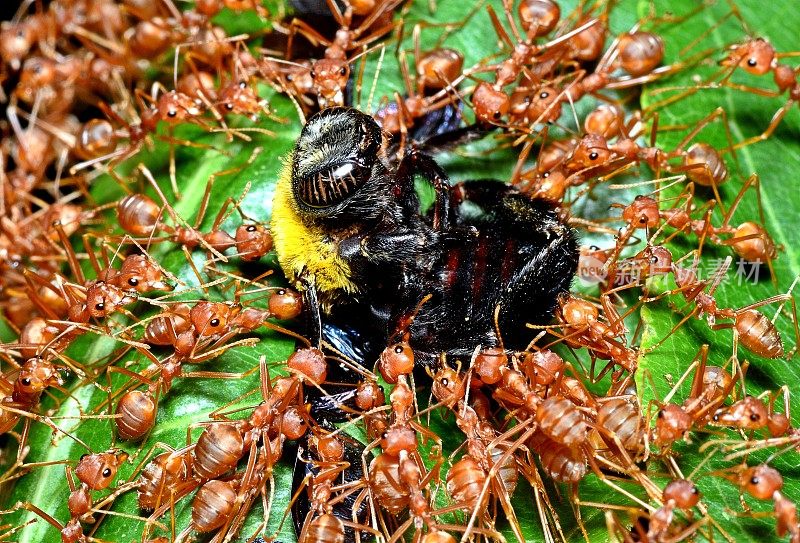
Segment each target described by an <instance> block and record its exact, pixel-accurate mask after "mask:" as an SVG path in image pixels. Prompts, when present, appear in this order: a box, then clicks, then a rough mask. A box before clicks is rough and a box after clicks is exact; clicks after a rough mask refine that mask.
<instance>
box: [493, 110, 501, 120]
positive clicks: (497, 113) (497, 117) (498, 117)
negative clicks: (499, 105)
mask: <svg viewBox="0 0 800 543" xmlns="http://www.w3.org/2000/svg"><path fill="white" fill-rule="evenodd" d="M500 116H501V115H500V112H499V111H495V112H494V115H492V117H494V120H498V119H500Z"/></svg>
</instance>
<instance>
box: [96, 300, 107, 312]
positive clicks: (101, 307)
mask: <svg viewBox="0 0 800 543" xmlns="http://www.w3.org/2000/svg"><path fill="white" fill-rule="evenodd" d="M94 308H95V309H96V310H98V311H102V310H104V309H105V308H106V304H104V303H103V302H98V303H97V304H95V306H94Z"/></svg>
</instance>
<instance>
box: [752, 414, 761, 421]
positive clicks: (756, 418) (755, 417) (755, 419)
mask: <svg viewBox="0 0 800 543" xmlns="http://www.w3.org/2000/svg"><path fill="white" fill-rule="evenodd" d="M760 418H761V415H759V414H758V413H752V414H751V415H750V420H752V421H753V422H755V421H757V420H758V419H760Z"/></svg>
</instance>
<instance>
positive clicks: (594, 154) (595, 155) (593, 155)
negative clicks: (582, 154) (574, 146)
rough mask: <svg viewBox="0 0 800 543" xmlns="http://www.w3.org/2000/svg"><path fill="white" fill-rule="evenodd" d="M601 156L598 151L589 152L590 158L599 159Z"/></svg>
mask: <svg viewBox="0 0 800 543" xmlns="http://www.w3.org/2000/svg"><path fill="white" fill-rule="evenodd" d="M599 156H600V155H598V154H597V153H596V152H592V153H589V160H597V157H599Z"/></svg>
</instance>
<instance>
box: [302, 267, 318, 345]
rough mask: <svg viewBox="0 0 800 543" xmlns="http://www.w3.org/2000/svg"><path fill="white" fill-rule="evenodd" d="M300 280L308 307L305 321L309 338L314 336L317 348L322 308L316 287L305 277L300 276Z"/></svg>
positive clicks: (304, 300)
mask: <svg viewBox="0 0 800 543" xmlns="http://www.w3.org/2000/svg"><path fill="white" fill-rule="evenodd" d="M300 282H301V283H302V285H303V286H304V287H305V288H304V289H303V298H304V299H303V302H304V305H305V307H307V308H308V309H309V313H308V318H307V323H308V334H307V336H308V337H309V338H316V340H317V348H318V349H321V348H322V308H321V307H320V303H319V298H318V296H317V288H316V287H315V286H314V284H313V283H311V282H310V281H308V280H307V279H305V278H300Z"/></svg>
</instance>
